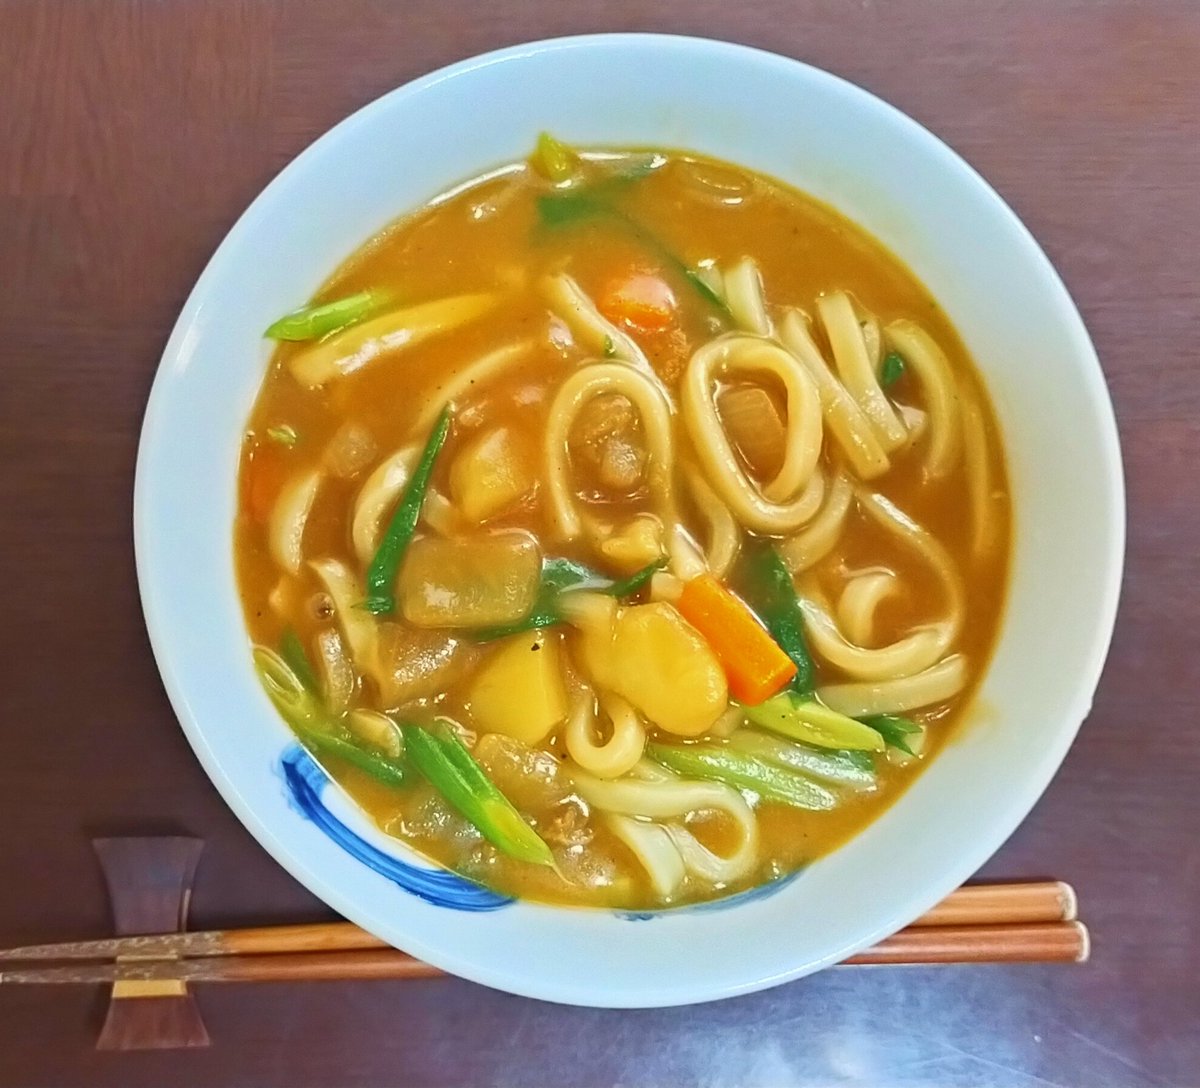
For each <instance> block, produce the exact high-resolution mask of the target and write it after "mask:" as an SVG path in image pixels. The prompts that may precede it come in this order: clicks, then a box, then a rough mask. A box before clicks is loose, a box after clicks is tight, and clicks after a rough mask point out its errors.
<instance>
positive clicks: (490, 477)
mask: <svg viewBox="0 0 1200 1088" xmlns="http://www.w3.org/2000/svg"><path fill="white" fill-rule="evenodd" d="M533 485H534V479H533V473H532V472H531V471H530V467H529V458H528V456H527V455H526V453H525V451H524V450H523V449H522V448H521V443H520V441H519V440H518V439H517V437H516V436H515V435H514V434H513V432H512V431H511V430H510V429H509V428H508V427H497V428H496V429H495V430H491V431H487V432H486V433H485V434H482V435H480V436H479V437H478V438H477V439H476V440H475V441H474V442H472V443H471V444H470V445H469V446H467V447H466V449H464V450H463V451H462V453H460V454H459V455H458V456H457V457H456V458H455V459H454V463H453V464H452V465H451V466H450V495H451V497H452V498H453V499H454V501H455V503H457V505H458V508H459V509H460V510H461V511H462V512H463V516H464V517H466V518H467V520H469V521H473V522H476V523H479V522H484V521H487V519H488V518H490V517H493V516H494V515H496V514H499V513H501V512H502V511H504V510H506V509H507V508H508V507H510V506H512V505H513V503H515V502H516V501H517V500H518V499H520V498H522V497H523V496H525V495H526V494H528V493H529V491H530V490H532V488H533Z"/></svg>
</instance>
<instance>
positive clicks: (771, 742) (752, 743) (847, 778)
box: [725, 729, 875, 789]
mask: <svg viewBox="0 0 1200 1088" xmlns="http://www.w3.org/2000/svg"><path fill="white" fill-rule="evenodd" d="M725 743H726V744H727V745H728V746H729V747H730V748H734V749H736V750H737V751H739V752H744V753H745V754H746V755H748V756H753V757H754V758H755V759H760V760H763V761H764V762H767V763H774V764H777V765H778V766H780V767H786V768H788V769H789V770H792V771H796V772H798V773H799V774H806V775H808V776H810V777H811V778H819V779H821V780H822V781H825V782H832V783H834V784H835V785H839V786H850V787H852V788H855V789H870V788H871V787H873V786H874V785H875V760H874V757H872V755H871V753H870V752H862V751H858V752H847V751H835V750H832V749H829V748H813V747H811V746H810V745H807V744H799V743H797V742H795V741H791V740H784V739H783V738H782V737H776V736H772V735H770V734H769V733H760V732H759V731H758V730H757V729H736V730H734V732H733V734H732V735H731V736H730V737H729V739H728V740H727V741H726V742H725ZM864 764H865V766H864Z"/></svg>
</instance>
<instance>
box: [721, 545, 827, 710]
mask: <svg viewBox="0 0 1200 1088" xmlns="http://www.w3.org/2000/svg"><path fill="white" fill-rule="evenodd" d="M734 588H735V589H737V591H738V592H739V594H740V595H741V597H742V599H743V600H744V601H745V602H746V603H747V604H748V605H749V606H750V607H751V608H752V609H753V610H754V612H756V613H757V615H758V618H759V619H760V620H762V621H763V623H764V624H765V625H766V628H767V630H768V631H769V632H770V634H771V637H772V638H773V639H774V640H775V641H776V642H777V643H778V644H779V647H780V649H782V650H783V652H784V653H785V654H787V655H788V657H790V658H791V659H792V662H793V663H794V664H795V666H796V675H795V676H793V677H792V681H791V683H790V684H789V685H788V687H789V689H790V690H791V691H794V692H795V693H796V694H797V695H800V696H805V697H807V696H810V695H812V693H813V690H814V688H815V686H816V670H815V669H814V668H813V660H812V655H811V654H810V653H809V652H808V642H807V640H806V639H805V637H804V614H803V612H801V611H800V598H799V597H797V596H796V587H795V585H794V584H793V583H792V576H791V574H790V572H789V571H788V569H787V567H785V566H784V564H783V560H782V559H780V558H779V553H778V552H777V551H776V550H775V548H774V545H772V544H771V543H770V542H769V541H765V540H762V541H758V542H757V543H754V544H751V545H749V546H748V547H747V548H746V549H745V550H744V551H743V553H742V557H741V559H740V561H739V562H738V565H737V569H736V570H735V572H734Z"/></svg>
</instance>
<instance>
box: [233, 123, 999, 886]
mask: <svg viewBox="0 0 1200 1088" xmlns="http://www.w3.org/2000/svg"><path fill="white" fill-rule="evenodd" d="M539 168H540V169H539ZM547 175H549V176H547ZM555 179H557V180H555ZM360 293H364V294H360ZM342 299H348V300H349V301H348V302H347V303H346V305H345V307H344V309H343V310H342V312H341V315H340V317H339V316H338V314H337V313H335V314H334V315H333V317H330V316H329V315H328V312H325V313H324V314H322V312H321V311H318V313H317V314H316V315H315V317H313V318H312V321H311V323H309V324H306V321H308V319H307V318H305V317H300V318H297V319H296V320H295V321H293V322H292V323H291V325H290V326H288V327H287V328H285V329H283V330H282V331H283V333H285V334H286V335H287V336H292V337H296V336H302V335H306V334H313V333H316V334H320V333H321V332H322V331H323V330H325V329H326V328H328V327H330V326H336V324H337V322H338V321H339V320H343V319H345V318H346V317H350V318H354V319H356V323H351V324H349V325H347V326H345V327H342V328H335V331H332V332H328V333H326V334H325V335H324V336H323V338H322V337H321V336H319V335H318V336H316V337H315V338H313V339H310V340H295V341H292V342H289V341H288V340H281V342H280V344H279V347H278V350H277V351H276V352H275V354H274V356H273V358H272V360H271V363H270V365H269V368H268V371H267V374H266V378H265V380H264V383H263V386H262V390H261V392H260V394H259V397H258V399H257V402H256V403H255V405H254V408H253V411H252V413H251V416H250V419H249V421H248V424H247V431H246V438H245V445H244V450H243V453H242V459H241V469H240V504H239V511H238V515H237V521H236V526H235V533H234V537H235V540H234V543H235V555H236V567H237V576H238V580H239V586H240V592H241V597H242V601H243V604H244V609H245V615H246V623H247V627H248V629H249V632H250V636H251V638H252V641H253V642H254V643H255V644H256V647H257V649H256V651H255V654H256V663H257V664H258V667H259V669H260V673H262V674H263V676H264V683H265V684H266V686H267V688H268V692H269V693H270V694H272V697H273V699H274V701H275V703H276V705H277V706H279V708H280V709H281V711H282V712H283V714H284V716H285V718H287V720H288V721H289V724H291V725H292V727H293V728H294V729H296V731H297V733H298V735H299V736H300V738H301V740H303V741H304V742H305V743H306V745H307V746H308V747H309V748H310V750H311V751H312V752H313V754H314V755H315V756H316V758H317V759H318V760H319V761H320V762H321V763H322V764H323V765H324V766H325V768H326V769H327V770H328V772H329V773H330V774H331V775H332V777H333V778H334V779H336V781H337V782H338V783H340V784H341V785H342V786H343V787H344V788H345V789H346V790H347V791H348V792H349V793H350V795H351V796H353V797H354V798H355V799H356V801H357V802H358V803H359V804H360V805H361V806H362V807H363V808H364V809H365V810H366V811H367V812H369V813H370V815H371V816H372V818H373V819H374V820H375V821H376V822H377V823H378V825H379V826H380V827H381V828H382V829H383V830H384V831H386V832H387V833H389V834H392V835H395V836H397V837H399V838H400V839H403V840H404V841H405V842H407V843H409V844H410V845H411V846H413V847H414V848H416V849H417V850H419V851H420V852H421V853H423V854H425V855H427V856H428V857H430V858H433V859H435V860H436V861H438V862H440V863H442V864H444V865H446V866H448V867H450V868H453V869H455V870H457V871H458V872H460V873H462V874H464V875H466V876H468V877H471V878H473V879H476V880H478V881H481V882H483V883H486V884H488V885H490V886H493V887H495V888H497V889H500V890H502V891H505V892H510V893H512V894H514V895H518V896H521V897H528V898H533V899H541V900H546V901H551V902H555V903H570V904H579V905H591V906H617V907H622V908H635V909H636V908H645V907H655V906H663V905H674V904H678V903H682V902H688V901H695V900H700V899H707V898H713V897H716V896H720V895H724V894H728V893H729V892H730V891H735V890H738V889H741V888H745V887H748V886H752V885H755V884H758V883H761V882H764V881H768V880H771V879H775V878H778V877H780V876H782V875H784V874H787V873H789V872H791V871H793V870H795V869H796V868H797V867H799V866H802V865H804V864H806V863H807V862H810V861H812V860H813V859H815V858H818V857H820V856H821V855H822V854H825V853H827V852H829V851H830V850H832V849H834V848H836V847H837V846H838V845H839V844H840V843H842V842H843V841H845V840H846V839H847V838H848V837H850V836H852V835H854V834H855V833H856V832H858V831H860V830H861V829H862V828H863V827H864V826H865V825H867V824H868V823H869V822H870V821H872V820H873V819H875V818H876V817H878V816H879V815H880V813H881V812H882V811H883V810H884V808H885V807H886V806H887V805H889V804H890V803H891V802H892V801H894V800H895V798H896V797H897V796H898V795H899V793H900V791H901V790H903V789H904V788H905V786H906V785H907V784H908V783H909V782H910V781H911V780H912V779H913V777H914V776H915V774H916V773H917V771H918V770H919V768H920V765H921V764H922V763H923V762H925V761H927V760H929V759H930V758H933V757H934V756H935V755H936V753H937V751H938V749H939V748H940V747H941V746H942V745H943V744H945V743H946V740H947V738H948V737H949V736H950V735H951V734H952V733H953V730H954V729H955V728H956V726H957V725H958V724H959V723H960V722H961V720H962V718H963V715H964V713H965V711H966V709H967V707H968V706H969V704H970V700H971V697H972V693H973V691H974V689H975V687H976V686H977V684H978V681H979V678H980V675H981V673H982V670H983V669H984V667H985V666H986V663H987V660H988V657H989V654H990V652H991V648H992V644H993V642H994V640H995V637H996V634H997V629H998V626H999V621H1000V614H1001V609H1002V606H1003V602H1004V594H1005V588H1006V580H1007V570H1008V560H1009V532H1010V504H1009V498H1008V485H1007V478H1006V473H1005V468H1004V462H1003V456H1002V452H1001V447H1000V444H999V440H998V434H997V428H996V425H995V420H994V417H993V414H992V411H991V408H990V406H989V404H988V401H987V397H986V395H985V393H984V390H983V388H982V385H981V383H980V381H979V379H978V377H977V375H976V373H975V371H974V369H973V367H972V365H971V362H970V359H969V358H968V356H967V354H966V352H965V350H964V348H963V346H962V344H961V343H960V341H959V339H958V336H957V335H956V333H955V331H954V329H953V328H952V327H951V324H950V322H949V321H948V320H947V317H946V315H945V314H944V313H943V312H942V311H941V309H940V308H939V307H938V305H937V303H936V302H935V301H934V300H933V299H932V298H930V296H929V295H928V293H927V292H926V291H925V290H924V288H923V287H922V286H921V284H920V283H919V282H917V280H916V279H915V278H914V277H913V276H912V274H911V273H910V272H909V271H908V270H907V269H906V268H905V267H904V266H903V265H902V264H901V263H900V262H899V261H898V260H897V259H896V258H895V257H894V256H892V255H891V254H890V253H888V252H887V251H885V250H884V249H883V248H882V247H881V246H880V245H879V244H878V243H877V242H876V241H874V240H873V239H872V238H871V237H869V236H867V235H866V234H865V233H864V232H863V231H862V230H861V229H859V228H857V227H856V226H855V225H854V224H852V223H850V222H849V221H847V220H846V219H845V218H843V217H842V216H840V215H838V214H837V213H836V212H834V211H832V210H831V209H830V208H828V207H826V206H824V205H822V204H820V203H817V202H816V201H814V200H812V199H811V198H809V197H806V196H804V195H802V194H800V193H798V192H796V191H794V190H792V189H789V188H787V187H786V186H783V185H781V184H780V183H778V182H776V181H773V180H771V179H768V178H765V177H762V176H759V175H755V174H753V173H751V172H749V171H747V170H744V169H741V168H739V167H735V166H731V165H728V164H726V163H722V162H717V161H714V160H710V159H707V158H703V157H699V156H696V155H692V154H687V153H682V152H649V151H641V150H636V151H627V152H626V151H621V152H616V151H609V150H604V151H596V152H590V153H586V154H578V153H575V152H571V151H569V150H567V149H563V148H561V147H557V146H555V145H553V144H548V145H544V146H542V147H541V148H540V151H539V153H538V154H536V155H535V156H534V159H533V160H531V163H517V164H513V165H510V166H507V167H504V168H502V169H499V170H495V171H492V172H491V173H489V174H487V175H484V176H483V177H481V178H479V179H476V180H474V181H472V182H470V183H467V184H464V185H460V186H457V187H456V188H454V189H452V190H450V191H448V192H447V193H445V194H444V195H442V196H440V197H438V198H437V199H436V200H434V201H432V202H431V203H430V204H429V205H427V206H426V207H424V208H422V209H420V210H419V211H417V212H415V213H414V214H412V215H409V216H407V217H405V218H403V219H401V220H399V221H397V222H396V223H394V224H393V225H392V226H390V227H388V228H387V229H386V230H384V231H383V232H382V233H381V234H379V235H378V236H377V237H375V238H374V239H372V240H371V241H370V242H368V243H367V244H366V245H365V246H363V247H362V248H361V249H360V250H359V251H358V252H357V253H356V254H355V255H354V256H353V257H352V258H350V260H348V261H347V262H346V263H345V265H343V267H342V268H340V269H339V270H338V271H337V272H336V273H335V274H334V275H333V277H332V278H331V279H330V280H329V281H328V282H327V283H326V285H325V286H324V287H323V288H322V290H321V292H320V293H319V295H318V296H317V299H316V300H315V302H316V303H328V302H333V301H337V300H342ZM425 304H428V305H425ZM276 331H277V332H278V331H280V330H276ZM447 406H448V409H447ZM447 419H448V423H446V420H447ZM439 423H442V424H445V425H446V427H447V430H446V436H445V440H444V445H442V447H441V448H440V451H438V452H437V453H436V456H433V458H432V461H431V474H430V476H429V480H428V490H427V491H426V492H425V493H424V495H423V498H422V496H421V495H420V494H419V493H418V491H417V488H416V484H415V483H414V479H415V478H416V477H419V476H420V475H421V473H420V470H419V467H418V462H419V461H420V460H421V454H422V452H423V451H424V450H425V449H426V446H427V443H429V441H430V436H431V434H433V432H434V431H435V430H436V429H437V428H438V425H439ZM418 482H419V481H418ZM415 503H419V510H420V516H419V520H418V521H417V523H416V526H415V532H414V533H413V534H412V541H411V543H409V542H408V541H407V534H406V533H405V532H404V529H405V526H404V525H403V524H402V523H403V522H404V514H405V510H404V508H406V507H407V508H409V509H417V508H418V507H417V506H415V505H414V504H415ZM398 510H399V512H397V511H398ZM389 540H390V541H391V544H389V543H388V541H389ZM392 544H395V545H396V548H397V549H398V551H399V552H400V553H402V554H399V555H393V556H392V559H393V560H395V561H396V566H398V574H396V575H394V576H393V573H392V571H391V570H390V569H389V568H388V562H387V557H386V556H384V557H382V558H381V557H380V555H379V553H380V551H381V545H382V546H383V547H382V550H384V551H386V550H387V549H388V548H389V547H391V545H392ZM567 560H569V561H571V563H566V562H563V561H567ZM582 568H587V572H591V573H587V572H583V571H582ZM651 570H653V574H651V573H650V572H651ZM781 571H786V573H787V576H786V577H783V578H782V580H781V579H780V577H779V573H780V572H781ZM639 574H640V578H638V579H637V581H638V584H637V585H636V586H635V588H633V590H632V591H623V587H621V586H619V585H618V586H616V587H613V586H612V585H611V583H612V582H619V581H620V580H622V579H626V578H629V577H631V576H637V575H639ZM556 587H557V588H556ZM743 602H745V603H743ZM746 605H749V606H750V607H751V608H752V609H753V610H754V612H755V613H756V614H757V617H758V619H760V620H761V621H762V623H763V624H764V625H765V627H766V628H767V630H769V632H770V634H769V635H768V634H767V631H764V630H763V628H762V627H760V626H759V625H758V624H757V623H756V621H755V619H754V617H753V616H752V615H751V614H750V613H749V612H748V611H747V609H746ZM531 617H533V618H531ZM535 621H536V622H537V623H538V624H540V626H536V627H533V626H532V624H533V623H534V622H535ZM747 623H749V624H750V626H749V627H747V626H746V624H747ZM506 627H507V628H509V629H510V630H511V629H515V628H521V627H525V628H526V629H525V630H517V631H516V633H511V634H508V635H503V631H502V629H504V628H506ZM497 636H499V637H497ZM805 642H806V643H807V651H808V652H809V653H810V654H811V658H812V670H813V671H812V674H811V677H808V678H806V666H805V662H804V660H803V652H804V651H803V649H802V648H797V647H798V646H801V647H802V645H803V643H805ZM783 651H786V654H785V653H784V652H783ZM789 657H790V658H792V660H791V661H789V660H788V659H789ZM797 660H799V665H798V666H797V664H796V663H795V662H796V661H797ZM792 673H795V675H794V676H793V675H792ZM814 688H815V695H814ZM779 692H782V694H776V693H779ZM741 704H746V705H747V706H749V707H750V709H749V710H743V709H742V705H741ZM756 706H757V708H758V709H757V710H755V709H754V708H755V707H756ZM826 708H831V709H832V711H834V712H837V713H831V711H830V709H826ZM881 715H882V716H881ZM852 719H854V720H852ZM859 721H866V723H867V724H866V725H861V724H858V722H859ZM414 730H421V731H422V732H421V734H420V735H419V736H418V735H416V734H414ZM906 748H909V749H911V750H912V753H913V754H910V753H909V752H907V751H905V749H906ZM467 753H470V754H469V755H468V754H467ZM447 768H449V769H447ZM480 772H482V774H481V773H480ZM456 776H457V777H456ZM489 782H490V783H491V784H492V786H491V787H489V785H488V783H489ZM493 787H494V788H493ZM495 789H498V791H499V793H498V794H497V793H495V792H494V791H495ZM501 794H502V795H503V798H501V797H500V795H501ZM510 804H511V806H512V807H511V808H510V807H509V805H510ZM514 810H515V811H514Z"/></svg>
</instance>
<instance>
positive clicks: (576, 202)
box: [537, 189, 610, 227]
mask: <svg viewBox="0 0 1200 1088" xmlns="http://www.w3.org/2000/svg"><path fill="white" fill-rule="evenodd" d="M537 211H538V218H539V219H541V221H542V223H543V225H545V226H547V227H565V226H569V225H571V224H573V223H580V222H583V221H585V220H587V219H595V218H597V217H598V216H601V215H607V214H609V212H610V209H609V207H608V205H607V204H605V203H604V202H603V201H601V200H597V199H596V198H595V197H594V196H592V195H591V193H589V192H587V190H585V189H576V190H570V191H567V192H562V193H545V194H544V195H542V196H539V197H538V200H537Z"/></svg>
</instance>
